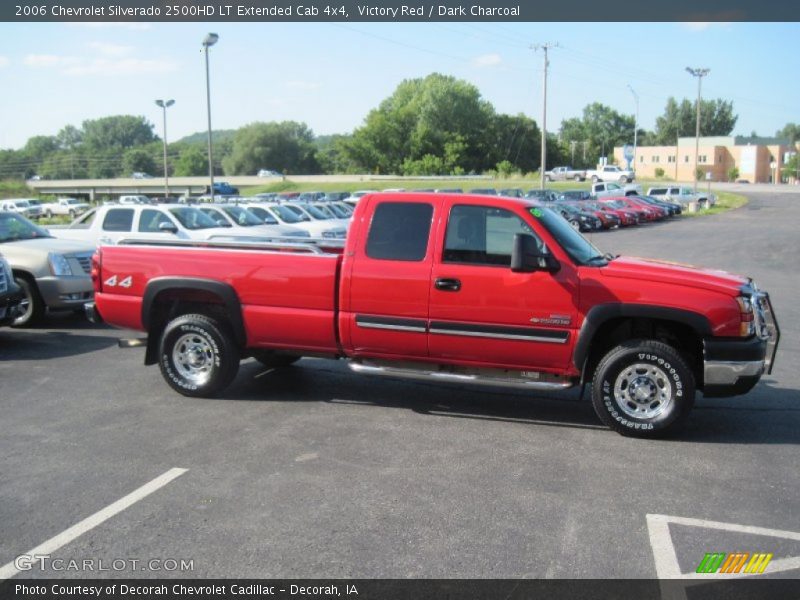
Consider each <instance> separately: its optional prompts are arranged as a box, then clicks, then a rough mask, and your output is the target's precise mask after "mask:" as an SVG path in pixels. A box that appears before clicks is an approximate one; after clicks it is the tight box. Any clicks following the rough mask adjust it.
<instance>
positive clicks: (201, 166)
mask: <svg viewBox="0 0 800 600" xmlns="http://www.w3.org/2000/svg"><path fill="white" fill-rule="evenodd" d="M174 168H175V175H176V176H177V177H193V176H199V175H205V174H207V173H208V154H206V153H205V152H203V151H202V150H200V148H199V147H197V146H194V145H193V146H189V147H187V148H186V149H184V150H183V151H182V152H181V153H180V155H179V156H178V161H177V162H176V163H175V167H174Z"/></svg>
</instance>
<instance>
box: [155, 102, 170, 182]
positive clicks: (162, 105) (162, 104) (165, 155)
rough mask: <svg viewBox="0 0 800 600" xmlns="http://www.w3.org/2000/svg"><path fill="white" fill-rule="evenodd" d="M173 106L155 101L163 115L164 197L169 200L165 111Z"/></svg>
mask: <svg viewBox="0 0 800 600" xmlns="http://www.w3.org/2000/svg"><path fill="white" fill-rule="evenodd" d="M173 104H175V100H166V101H165V100H156V106H160V107H161V110H162V112H163V113H164V197H165V198H169V166H168V165H167V109H168V108H169V107H170V106H172V105H173Z"/></svg>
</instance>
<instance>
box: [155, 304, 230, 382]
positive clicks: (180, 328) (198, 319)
mask: <svg viewBox="0 0 800 600" xmlns="http://www.w3.org/2000/svg"><path fill="white" fill-rule="evenodd" d="M158 355H159V366H160V368H161V374H162V375H163V376H164V379H165V380H166V381H167V383H168V384H169V385H170V387H172V389H174V390H175V391H177V392H178V393H180V394H183V395H184V396H195V397H208V396H213V395H214V394H216V393H217V392H219V391H221V390H223V389H224V388H226V387H227V386H228V385H229V384H230V383H231V381H233V379H234V377H236V373H237V372H238V371H239V351H238V348H237V347H236V344H235V343H234V341H233V336H232V335H231V334H230V332H229V331H228V328H227V327H226V326H225V325H224V324H223V323H220V322H219V321H217V320H215V319H213V318H211V317H208V316H206V315H201V314H189V315H181V316H180V317H177V318H175V319H173V320H172V321H170V322H169V323H168V324H167V326H166V327H165V328H164V333H163V334H162V335H161V342H160V345H159V352H158Z"/></svg>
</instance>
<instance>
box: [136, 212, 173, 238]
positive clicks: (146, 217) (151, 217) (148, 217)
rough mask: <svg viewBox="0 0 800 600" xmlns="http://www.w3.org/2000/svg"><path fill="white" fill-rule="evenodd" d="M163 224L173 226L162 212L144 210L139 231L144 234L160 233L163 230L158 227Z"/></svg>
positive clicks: (140, 218)
mask: <svg viewBox="0 0 800 600" xmlns="http://www.w3.org/2000/svg"><path fill="white" fill-rule="evenodd" d="M162 223H170V224H172V221H171V220H170V218H169V217H168V216H167V215H165V214H164V213H162V212H161V211H160V210H153V209H151V208H148V209H146V210H143V211H142V214H141V216H140V217H139V231H141V232H144V233H159V232H160V231H161V230H160V229H159V228H158V226H159V225H161V224H162Z"/></svg>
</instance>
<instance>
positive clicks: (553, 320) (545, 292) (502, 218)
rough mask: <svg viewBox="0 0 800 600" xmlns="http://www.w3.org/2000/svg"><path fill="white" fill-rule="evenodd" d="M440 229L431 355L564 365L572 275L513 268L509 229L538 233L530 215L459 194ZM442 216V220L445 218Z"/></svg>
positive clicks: (526, 365) (572, 310) (572, 309)
mask: <svg viewBox="0 0 800 600" xmlns="http://www.w3.org/2000/svg"><path fill="white" fill-rule="evenodd" d="M456 202H457V203H454V204H453V205H452V207H451V208H450V211H449V215H448V217H447V222H446V224H445V223H442V227H443V228H444V229H443V230H442V231H440V232H439V235H438V236H437V244H438V245H439V247H438V248H437V250H436V257H435V259H434V264H433V270H432V277H431V301H430V322H429V338H428V349H429V354H430V357H431V358H435V359H440V360H442V361H468V362H474V363H476V364H479V365H482V366H487V365H492V366H496V367H506V368H521V369H530V370H538V369H546V368H551V369H562V368H564V367H565V366H566V365H567V364H568V361H569V359H570V352H571V349H572V346H573V344H572V340H571V339H570V336H572V335H573V333H572V331H571V328H572V327H574V326H575V321H576V317H577V311H576V300H577V289H578V285H577V275H576V272H575V270H574V269H573V268H571V265H564V267H563V268H561V269H560V270H559V271H558V272H556V273H551V272H547V271H536V272H533V273H513V272H512V271H511V269H510V264H511V249H512V247H513V240H514V234H516V233H528V234H533V235H534V236H535V237H537V240H538V241H539V243H540V244H541V243H542V242H541V239H540V238H539V237H538V236H536V234H535V232H534V230H533V227H532V226H531V225H530V221H529V220H528V219H529V218H530V215H527V218H526V214H525V211H524V208H523V207H522V206H520V208H519V211H516V210H512V209H504V208H497V207H492V206H488V205H481V204H480V201H479V200H472V201H469V200H464V201H463V202H464V203H463V204H462V203H461V202H462V201H460V200H459V201H456ZM443 221H444V219H443Z"/></svg>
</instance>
